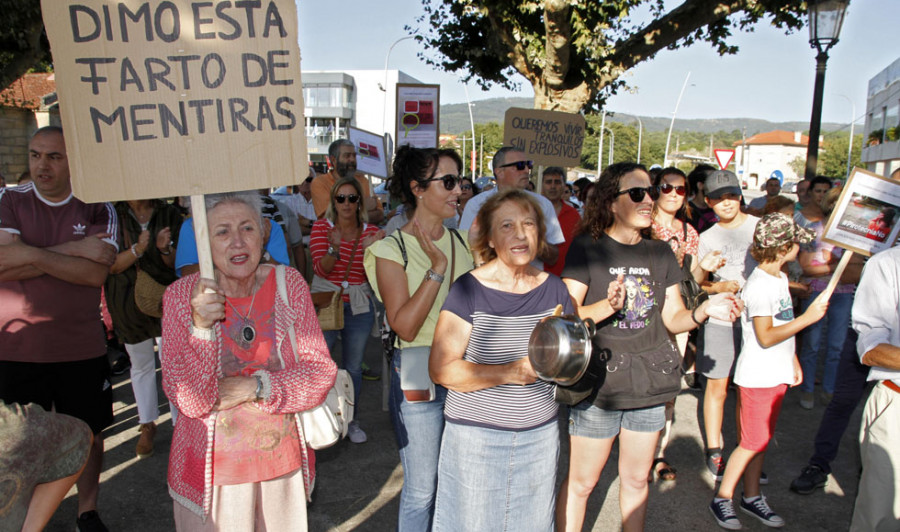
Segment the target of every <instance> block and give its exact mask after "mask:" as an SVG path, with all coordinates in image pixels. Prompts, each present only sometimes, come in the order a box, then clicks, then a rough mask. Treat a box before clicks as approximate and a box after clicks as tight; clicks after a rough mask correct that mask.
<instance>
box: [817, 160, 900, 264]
mask: <svg viewBox="0 0 900 532" xmlns="http://www.w3.org/2000/svg"><path fill="white" fill-rule="evenodd" d="M898 233H900V183H898V182H896V181H892V180H890V179H887V178H884V177H881V176H879V175H877V174H873V173H872V172H868V171H866V170H863V169H861V168H854V169H853V172H852V173H851V174H850V177H849V178H848V179H847V182H846V184H844V189H843V191H842V192H841V196H840V198H838V202H837V204H836V205H835V207H834V211H832V213H831V216H830V217H829V218H828V222H827V224H826V225H825V230H824V233H823V234H822V240H823V241H825V242H828V243H830V244H834V245H836V246H840V247H842V248H844V249H848V250H850V251H853V252H855V253H859V254H861V255H865V256H867V257H868V256H871V255H873V254H875V253H878V252H879V251H882V250H885V249H888V248H890V247H891V246H893V244H894V242H895V241H896V240H897V235H898Z"/></svg>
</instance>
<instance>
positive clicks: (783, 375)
mask: <svg viewBox="0 0 900 532" xmlns="http://www.w3.org/2000/svg"><path fill="white" fill-rule="evenodd" d="M741 299H743V300H744V312H743V313H741V326H742V328H743V336H744V346H743V348H742V349H741V355H740V356H739V357H738V359H737V364H736V366H735V369H734V382H735V384H737V385H738V386H743V387H745V388H771V387H773V386H778V385H779V384H792V383H793V382H794V337H793V336H791V337H790V338H788V339H786V340H784V341H782V342H780V343H778V344H775V345H773V346H772V347H762V346H761V345H759V341H758V340H757V338H756V331H755V330H754V328H753V318H754V317H756V316H771V317H772V326H773V327H778V326H779V325H784V324H785V323H788V322H790V321H792V320H793V319H794V306H793V305H792V304H791V292H790V291H789V290H788V279H787V276H785V275H784V274H783V273H781V272H779V274H778V277H775V276H773V275H770V274H768V273H766V272H764V271H763V270H761V269H759V268H756V269H754V270H753V273H751V274H750V278H749V279H747V284H745V285H744V290H743V292H742V293H741Z"/></svg>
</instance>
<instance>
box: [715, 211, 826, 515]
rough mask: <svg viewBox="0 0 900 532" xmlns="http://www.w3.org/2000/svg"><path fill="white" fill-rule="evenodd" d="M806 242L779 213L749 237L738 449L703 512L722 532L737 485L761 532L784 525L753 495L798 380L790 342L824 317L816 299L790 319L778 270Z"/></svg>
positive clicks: (807, 235) (738, 372)
mask: <svg viewBox="0 0 900 532" xmlns="http://www.w3.org/2000/svg"><path fill="white" fill-rule="evenodd" d="M814 238H815V234H814V233H813V232H812V231H810V230H809V229H805V228H802V227H799V226H798V225H797V224H796V223H794V221H793V220H792V219H791V217H789V216H786V215H784V214H781V213H772V214H767V215H765V216H764V217H763V218H762V219H761V220H760V221H759V223H758V224H757V226H756V229H755V231H754V233H753V246H752V247H751V248H750V254H751V255H752V256H753V258H754V259H755V260H756V261H758V262H759V266H757V267H756V268H755V269H754V270H753V273H751V274H750V277H749V278H748V279H747V283H746V284H745V285H744V288H743V291H742V296H741V297H742V298H743V300H744V312H743V314H742V315H741V322H742V326H743V340H744V342H743V348H742V349H741V354H740V356H739V357H738V360H737V366H736V368H735V374H734V382H735V384H737V385H738V390H739V403H738V404H739V406H738V408H739V411H740V413H739V417H740V420H741V425H740V443H739V445H738V447H737V449H735V450H734V452H733V453H732V454H731V456H730V457H729V458H728V464H727V465H726V466H725V473H724V475H723V477H722V483H721V484H720V485H719V491H718V492H717V493H716V496H715V498H714V499H713V501H712V502H711V503H710V505H709V509H710V511H711V512H712V514H713V516H714V517H715V519H716V522H718V524H719V526H721V527H722V528H727V529H730V530H737V529H739V528H741V523H740V521H739V520H738V518H737V514H736V513H735V511H734V503H733V502H732V499H733V498H734V491H735V488H736V487H737V483H738V481H739V480H741V478H742V477H743V481H744V494H743V497H742V498H741V502H740V508H741V511H743V512H744V513H747V514H749V515H752V516H753V517H755V518H757V519H759V520H760V521H761V522H762V523H763V524H765V525H767V526H770V527H781V526H784V519H782V518H781V517H780V516H779V515H778V514H776V513H775V512H773V511H772V509H771V508H769V505H768V504H767V503H766V498H765V496H764V495H763V494H762V493H761V492H760V489H759V476H760V473H761V472H762V465H763V458H764V457H765V452H766V447H767V446H768V445H769V441H770V440H771V439H772V434H773V432H774V430H775V422H776V421H777V419H778V414H779V412H780V411H781V403H782V401H783V399H784V395H785V393H786V392H787V389H788V386H797V385H798V384H800V382H802V380H803V371H802V370H801V369H800V363H799V361H798V360H797V357H796V355H795V354H794V335H796V334H797V333H798V332H800V331H801V330H803V329H804V328H806V327H807V326H809V325H811V324H813V323H815V322H817V321H819V320H820V319H822V316H824V315H825V311H826V310H827V309H828V301H827V299H823V298H822V297H819V298H816V300H815V301H813V303H812V304H810V306H809V308H808V309H807V311H806V312H804V313H803V314H802V315H801V316H799V317H798V318H797V319H794V310H793V306H792V304H791V294H790V292H789V291H788V279H787V276H785V274H784V273H782V271H781V267H782V266H783V265H784V264H785V263H787V262H790V261H793V260H796V258H797V252H798V250H799V245H798V243H808V242H811V241H812V240H813V239H814Z"/></svg>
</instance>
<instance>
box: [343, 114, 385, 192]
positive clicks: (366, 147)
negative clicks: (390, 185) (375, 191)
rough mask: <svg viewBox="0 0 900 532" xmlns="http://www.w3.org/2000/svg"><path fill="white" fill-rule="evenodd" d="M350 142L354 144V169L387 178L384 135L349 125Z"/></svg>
mask: <svg viewBox="0 0 900 532" xmlns="http://www.w3.org/2000/svg"><path fill="white" fill-rule="evenodd" d="M348 136H349V137H350V142H352V143H353V145H354V146H356V169H357V170H359V171H360V172H362V173H364V174H369V175H373V176H376V177H382V178H385V179H387V177H388V168H387V148H386V146H385V142H384V137H383V136H381V135H377V134H375V133H372V132H370V131H365V130H362V129H357V128H355V127H353V126H350V128H349V130H348Z"/></svg>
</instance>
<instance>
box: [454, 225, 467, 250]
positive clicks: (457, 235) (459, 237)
mask: <svg viewBox="0 0 900 532" xmlns="http://www.w3.org/2000/svg"><path fill="white" fill-rule="evenodd" d="M450 232H451V233H452V234H453V236H455V237H456V239H457V240H459V243H460V244H462V245H463V247H464V248H466V251H468V250H469V245H468V244H467V243H466V241H465V240H464V239H463V237H462V235H461V234H459V231H457V230H456V229H453V228H452V227H451V228H450Z"/></svg>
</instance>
